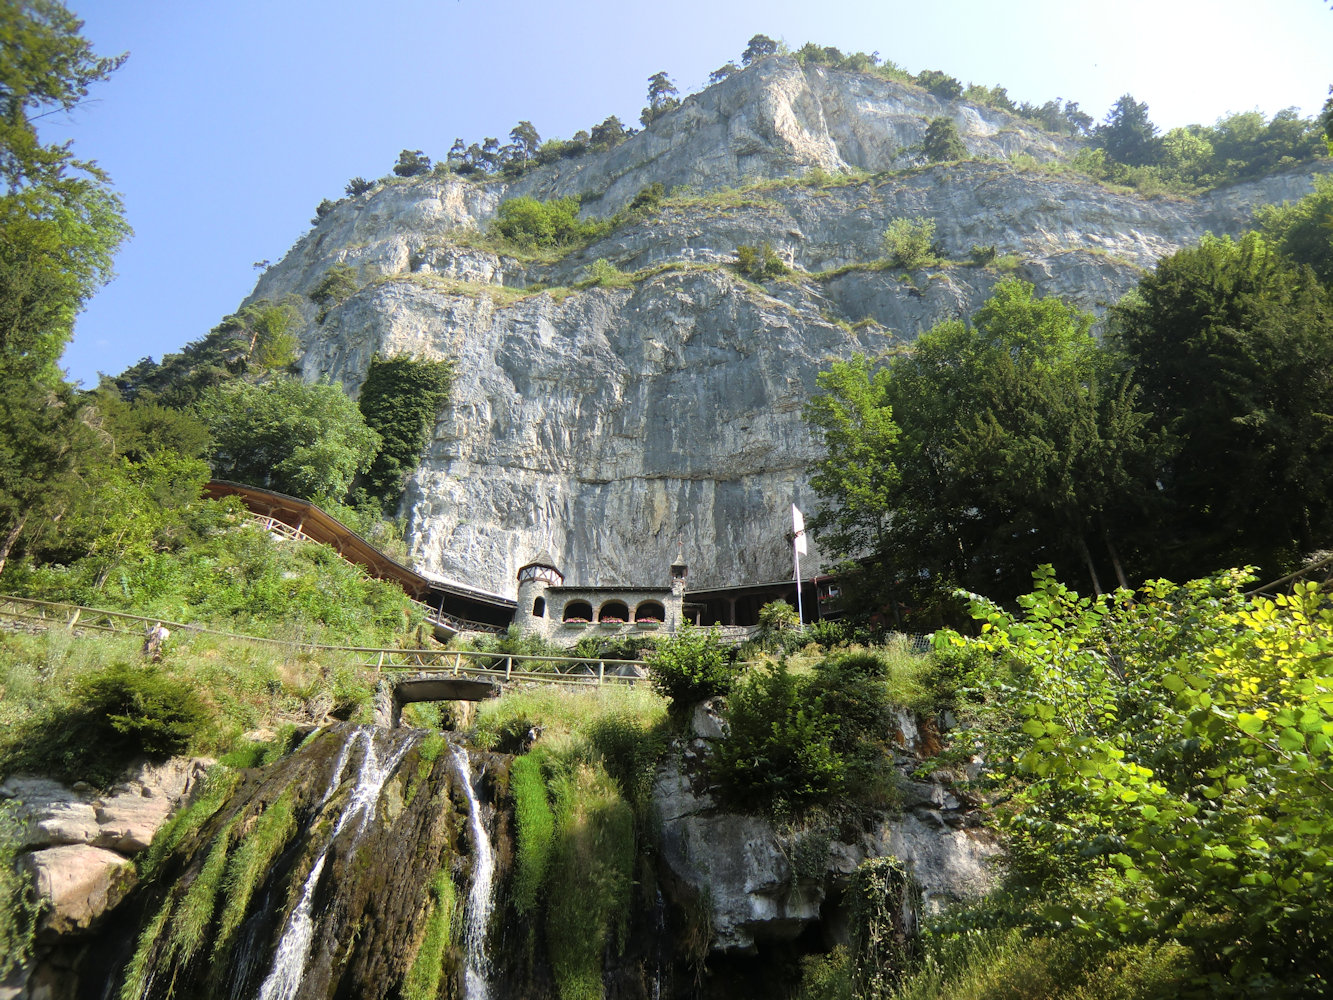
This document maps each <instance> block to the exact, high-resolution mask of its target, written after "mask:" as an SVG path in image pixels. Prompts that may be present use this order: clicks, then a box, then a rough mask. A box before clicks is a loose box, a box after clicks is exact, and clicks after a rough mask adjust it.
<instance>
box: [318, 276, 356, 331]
mask: <svg viewBox="0 0 1333 1000" xmlns="http://www.w3.org/2000/svg"><path fill="white" fill-rule="evenodd" d="M359 287H360V280H359V277H358V275H357V271H356V268H354V267H352V266H351V265H350V264H341V263H339V264H334V265H333V266H332V267H330V268H329V269H328V270H327V271H325V272H324V277H323V278H321V279H320V282H319V284H318V285H316V286H315V287H314V289H313V290H312V291H310V292H309V293H307V295H306V298H308V299H309V300H310V301H311V302H313V303H315V305H317V306H319V307H320V309H321V310H322V311H321V312H320V314H319V321H320V322H321V323H322V322H323V321H324V316H325V315H326V314H327V313H328V311H329V310H330V309H332V308H333V307H334V306H338V305H342V303H344V302H346V301H347V300H348V299H350V298H351V297H352V296H353V295H355V294H356V290H357V288H359Z"/></svg>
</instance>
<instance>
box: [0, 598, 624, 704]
mask: <svg viewBox="0 0 1333 1000" xmlns="http://www.w3.org/2000/svg"><path fill="white" fill-rule="evenodd" d="M5 619H9V620H18V621H24V622H30V623H32V624H33V625H35V626H37V627H40V628H44V629H50V628H63V629H69V630H73V629H75V628H79V629H90V630H92V631H98V632H112V633H118V634H121V635H138V636H142V635H144V634H145V632H146V630H147V629H148V628H149V627H151V626H155V625H161V626H163V627H164V628H167V629H170V630H171V631H172V632H173V633H180V632H187V633H198V634H201V635H212V636H218V637H220V638H225V639H234V640H238V641H241V642H254V643H268V644H272V645H279V646H289V647H295V648H297V649H299V650H309V651H319V652H332V653H343V654H347V655H350V656H353V657H355V658H357V659H359V660H360V663H359V664H358V666H360V667H362V668H364V669H367V670H374V671H376V672H384V671H398V672H404V671H413V672H420V673H448V674H454V675H463V676H469V677H483V678H490V679H494V680H499V681H507V682H518V681H533V682H540V683H549V684H578V685H587V684H602V683H605V682H612V683H617V684H634V683H638V682H640V681H642V680H643V679H644V675H645V674H646V672H647V670H646V668H647V666H648V663H647V661H646V660H610V659H602V658H596V657H579V656H526V655H521V654H518V653H487V652H483V651H480V650H475V649H398V648H394V647H388V646H332V645H326V644H322V643H307V642H292V641H290V640H284V639H270V638H266V637H264V636H254V635H241V634H239V633H236V632H223V631H220V630H218V629H211V628H205V627H203V626H201V625H189V624H184V623H181V622H172V621H166V620H165V619H162V618H154V617H146V616H144V615H132V614H128V613H126V612H123V611H107V610H106V609H104V608H89V607H83V606H82V605H78V604H63V603H60V602H58V601H39V600H36V599H34V598H31V597H14V596H10V595H3V594H0V623H2V622H3V621H4V620H5ZM621 669H629V670H631V671H633V673H632V674H620V673H617V672H616V671H618V670H621Z"/></svg>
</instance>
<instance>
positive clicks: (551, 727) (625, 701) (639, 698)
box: [473, 684, 667, 755]
mask: <svg viewBox="0 0 1333 1000" xmlns="http://www.w3.org/2000/svg"><path fill="white" fill-rule="evenodd" d="M666 705H667V703H666V701H665V700H664V699H663V698H661V697H659V696H658V695H656V694H654V693H653V691H652V690H651V689H650V688H649V687H648V686H647V685H646V684H634V685H627V684H604V685H602V686H600V687H594V686H591V685H590V686H588V687H586V688H583V687H579V688H570V687H555V686H551V687H530V688H520V689H519V690H516V691H512V692H510V693H508V694H506V695H505V696H504V697H503V698H497V699H495V700H494V701H483V702H481V703H480V706H479V708H478V711H477V723H476V731H475V733H474V737H473V741H474V743H475V744H476V745H477V746H478V747H481V748H483V749H490V748H492V747H494V746H495V744H496V742H497V740H498V739H499V737H500V734H501V731H502V729H504V728H505V727H506V725H512V724H514V723H516V722H518V721H520V720H526V721H527V722H528V724H529V725H537V726H540V727H542V736H541V739H542V745H543V746H544V747H546V748H547V749H548V750H549V752H551V753H553V754H557V755H559V754H567V753H570V752H572V751H574V750H575V749H576V748H577V745H578V744H579V743H581V741H582V740H583V738H584V734H585V733H587V732H589V731H590V730H591V729H592V728H593V726H594V725H595V724H596V723H597V722H599V721H600V720H602V719H606V718H610V717H614V716H630V717H632V718H634V719H635V720H637V721H638V722H639V723H640V724H641V725H642V726H643V727H644V728H653V727H655V726H657V725H659V724H661V723H664V722H665V720H666Z"/></svg>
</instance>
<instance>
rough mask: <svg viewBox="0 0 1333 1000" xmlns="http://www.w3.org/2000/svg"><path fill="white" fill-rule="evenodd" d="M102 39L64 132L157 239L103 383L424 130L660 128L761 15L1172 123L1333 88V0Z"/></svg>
mask: <svg viewBox="0 0 1333 1000" xmlns="http://www.w3.org/2000/svg"><path fill="white" fill-rule="evenodd" d="M68 2H69V6H70V7H71V9H72V10H74V11H75V12H76V13H77V14H78V15H79V16H80V17H81V18H83V20H84V21H85V26H84V35H85V36H86V37H87V38H89V39H90V40H91V41H92V43H93V45H94V47H95V49H96V50H97V51H98V52H99V53H102V54H114V53H119V52H123V51H127V50H128V51H129V52H130V58H129V60H128V61H127V62H126V64H125V65H124V66H123V67H122V68H121V69H120V70H119V71H118V72H117V73H116V74H115V75H114V76H113V77H112V78H111V79H110V80H109V81H108V82H106V83H103V84H101V85H99V86H98V87H97V89H96V91H95V92H94V94H93V95H92V97H93V98H94V99H93V100H91V101H89V102H88V103H87V104H86V105H85V106H84V107H81V108H80V109H79V110H77V111H76V112H75V113H74V114H73V115H72V116H71V117H70V119H69V120H68V121H59V122H53V123H52V124H51V125H50V126H49V128H48V135H49V136H50V137H52V138H69V139H72V140H73V141H74V147H75V151H76V153H77V154H78V155H80V156H82V157H87V158H92V159H95V160H97V161H98V162H99V163H100V164H101V165H102V166H103V167H104V168H105V169H106V170H107V171H108V172H109V173H110V174H111V177H112V180H113V181H114V183H115V186H116V188H117V189H118V190H119V191H120V192H121V194H122V196H123V198H124V201H125V209H126V214H127V216H128V219H129V222H130V224H131V225H132V226H133V227H134V229H135V236H134V238H133V239H132V240H131V241H130V242H129V243H128V244H127V245H126V246H125V247H124V248H123V249H122V250H121V253H120V255H119V257H118V258H117V271H118V277H117V278H116V279H115V280H114V281H113V282H112V283H111V284H110V285H108V286H107V287H106V288H104V289H103V290H102V291H101V292H99V293H98V295H97V296H96V297H95V298H94V299H93V300H92V302H91V303H90V304H89V306H88V308H87V309H86V310H85V312H84V314H83V315H82V316H80V317H79V320H78V322H77V324H76V328H75V337H74V341H73V343H72V344H71V345H70V347H69V349H68V350H67V351H66V353H65V356H64V362H63V363H64V366H65V368H66V370H67V372H68V373H69V375H70V376H71V377H72V378H74V379H75V380H79V381H82V382H83V383H84V384H85V385H90V386H91V385H94V384H95V383H96V380H97V373H98V372H99V371H102V372H107V373H115V372H119V371H121V370H122V369H124V368H125V367H127V366H128V365H130V364H133V363H134V362H135V361H137V360H138V359H139V358H141V357H144V356H145V355H152V356H153V357H160V356H161V355H162V354H163V353H164V352H169V351H174V350H178V349H179V348H180V347H181V346H182V345H184V344H185V343H186V342H187V341H190V340H194V339H196V338H198V337H201V336H203V335H204V334H205V333H207V332H208V330H209V329H210V328H211V327H212V326H214V325H215V324H216V323H217V322H218V320H220V319H221V318H222V317H223V316H224V315H226V314H227V313H229V312H232V311H234V310H235V308H236V307H237V305H238V304H239V303H240V301H241V300H242V299H243V298H244V297H245V295H247V294H248V293H249V292H250V290H251V289H252V288H253V286H254V282H255V278H256V271H255V270H254V268H253V267H252V266H251V265H252V263H253V262H254V261H259V260H264V259H270V260H273V261H276V260H278V259H279V258H281V257H282V255H283V254H284V253H285V252H286V251H287V249H288V248H289V247H290V246H291V245H292V244H293V243H294V242H295V241H296V240H297V238H298V237H300V235H301V234H302V233H303V232H305V231H306V230H307V229H308V228H309V221H310V219H311V218H312V217H313V215H314V209H315V206H316V205H317V204H318V203H319V201H320V200H321V199H322V198H337V197H339V196H340V195H341V194H342V191H343V187H344V185H345V184H346V183H347V180H348V179H349V178H350V177H353V176H358V175H359V176H364V177H367V178H372V179H373V178H375V177H379V176H383V175H384V174H387V173H388V172H389V171H390V168H391V167H392V165H393V162H394V161H395V159H396V158H397V154H398V151H399V150H400V149H402V148H404V147H408V148H412V149H417V148H420V149H423V150H424V151H425V152H426V153H427V154H428V155H430V156H431V157H432V158H435V159H439V158H442V157H443V156H444V155H445V154H446V153H447V152H448V150H449V147H450V145H451V144H452V143H453V140H454V137H455V136H461V137H463V138H464V139H465V140H466V141H468V142H472V141H477V142H480V141H481V140H482V139H483V138H484V137H485V136H497V137H499V138H500V139H501V141H502V142H503V141H507V140H506V136H507V135H508V132H509V130H510V129H511V128H513V126H514V125H515V124H516V123H517V122H518V121H519V120H520V119H527V120H530V121H532V123H533V124H534V125H535V126H536V128H537V130H538V131H539V132H540V133H541V135H542V136H543V137H544V138H552V137H561V138H568V137H569V136H570V135H572V134H573V133H574V132H575V131H577V130H578V129H580V128H589V127H590V126H592V125H594V124H596V123H597V122H599V121H601V120H602V119H603V118H605V117H606V116H607V115H610V114H617V115H619V116H620V118H621V120H622V121H624V122H625V123H626V124H637V119H638V113H639V109H640V108H641V107H642V106H643V104H644V103H645V100H644V95H645V91H646V87H647V78H648V77H649V76H650V75H651V74H652V73H654V72H657V71H658V70H665V71H666V72H667V73H668V74H670V75H671V77H672V78H673V79H674V80H675V81H676V84H677V85H678V86H679V87H680V89H681V91H682V94H683V93H685V92H688V91H691V90H697V89H701V88H702V87H703V85H704V84H705V83H706V81H707V77H708V74H709V72H711V71H712V70H713V69H716V68H717V67H718V66H721V65H722V64H723V63H725V62H727V61H728V60H733V59H738V58H739V55H740V52H741V50H742V49H743V48H744V47H745V43H746V41H747V40H748V39H749V38H750V36H751V35H753V34H755V33H756V32H762V33H764V34H767V35H770V36H772V37H774V38H780V39H782V40H784V41H786V42H787V43H788V44H789V45H791V46H792V47H793V48H796V47H799V46H800V45H801V44H802V43H804V42H806V41H815V42H819V43H821V44H824V45H835V46H837V47H839V48H841V49H843V50H844V51H855V50H863V51H867V52H871V51H878V52H879V53H880V55H881V56H883V57H885V58H888V59H892V60H893V61H895V62H896V63H898V64H899V65H901V66H903V67H904V68H906V69H908V70H911V71H913V72H917V71H919V70H922V69H941V70H944V71H945V72H947V73H950V74H952V75H954V76H957V77H958V78H960V79H961V80H963V81H964V82H968V81H975V82H978V83H985V84H996V83H998V84H1001V85H1003V86H1006V87H1008V89H1009V94H1010V96H1011V97H1013V98H1014V99H1015V100H1018V101H1023V100H1028V101H1033V102H1035V103H1041V102H1043V101H1046V100H1048V99H1050V98H1053V97H1061V98H1064V99H1066V100H1075V101H1078V102H1079V104H1080V105H1081V107H1082V108H1083V110H1084V111H1086V112H1088V113H1089V114H1091V115H1093V116H1094V118H1096V119H1098V120H1100V119H1101V118H1103V117H1104V116H1105V114H1106V111H1107V109H1108V108H1109V107H1110V105H1111V103H1112V102H1113V101H1114V100H1115V99H1116V98H1117V97H1118V96H1120V95H1121V94H1122V93H1126V92H1129V93H1132V94H1133V95H1134V96H1135V97H1136V98H1138V99H1139V100H1141V101H1146V102H1147V103H1148V105H1149V108H1150V113H1151V116H1152V118H1153V121H1154V122H1156V123H1157V124H1158V125H1159V126H1160V127H1162V128H1170V127H1173V126H1176V125H1184V124H1189V123H1191V122H1205V123H1211V122H1213V121H1215V120H1216V119H1217V118H1218V117H1219V116H1221V115H1224V114H1227V113H1230V112H1234V111H1248V110H1251V109H1254V108H1258V109H1260V110H1262V111H1263V112H1265V113H1266V114H1272V113H1273V112H1275V111H1277V110H1279V109H1280V108H1284V107H1287V106H1292V105H1294V106H1297V107H1298V108H1300V110H1301V113H1302V114H1305V115H1310V114H1314V113H1316V112H1317V111H1318V109H1319V108H1320V106H1321V105H1322V104H1323V101H1324V98H1325V97H1326V96H1327V93H1328V87H1329V85H1330V83H1333V58H1330V57H1329V53H1330V52H1333V11H1330V8H1329V4H1328V3H1326V2H1325V0H1267V2H1263V3H1256V2H1254V0H1248V2H1243V3H1242V2H1232V0H1215V2H1210V3H1202V2H1192V0H1155V2H1148V0H1122V2H1119V3H1115V4H1108V3H1098V4H1088V3H1082V2H1078V0H1063V2H1056V0H1008V2H1002V3H996V2H994V0H955V2H944V0H937V2H934V3H932V2H929V0H915V2H912V3H905V2H899V0H880V2H877V3H872V2H839V0H823V2H811V0H805V2H801V3H789V2H785V0H768V2H763V3H760V2H755V0H738V2H717V0H713V2H702V0H678V2H676V3H672V4H633V5H631V4H625V3H614V2H609V0H588V2H583V0H575V2H573V3H564V4H549V3H538V2H532V0H489V2H484V3H483V2H481V0H381V2H380V3H379V4H375V5H372V4H370V3H365V2H362V3H350V2H346V0H324V2H318V3H316V2H305V0H301V2H295V0H263V2H259V0H229V2H228V3H222V4H212V3H203V2H199V0H68Z"/></svg>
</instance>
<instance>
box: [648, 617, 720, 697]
mask: <svg viewBox="0 0 1333 1000" xmlns="http://www.w3.org/2000/svg"><path fill="white" fill-rule="evenodd" d="M648 671H649V674H650V675H651V678H652V684H653V690H654V691H656V692H657V693H658V694H659V695H661V696H662V697H663V698H666V699H667V701H668V702H669V703H670V705H671V710H672V711H673V712H686V711H688V710H689V709H690V708H691V707H692V706H694V705H696V704H698V703H699V702H701V701H705V700H707V699H709V698H713V697H716V696H717V695H722V694H726V693H727V692H728V691H729V690H730V689H731V685H732V682H733V681H734V680H735V678H736V666H735V664H734V662H733V661H732V658H731V657H730V656H729V655H728V652H727V650H725V649H723V648H722V645H721V643H719V642H718V641H717V638H716V637H715V636H714V635H712V634H711V633H710V632H708V631H706V630H704V629H699V628H695V627H694V626H692V625H690V624H689V623H688V622H687V623H684V624H682V625H681V627H680V630H679V631H678V632H677V633H676V634H675V635H674V636H669V637H667V638H665V639H662V640H660V641H659V642H658V644H657V648H656V649H655V650H653V658H652V660H651V661H650V662H649V664H648Z"/></svg>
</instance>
